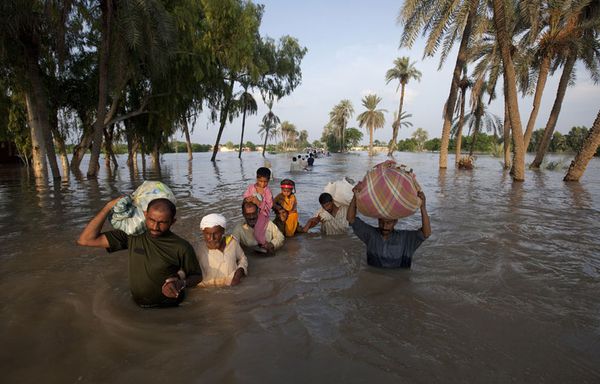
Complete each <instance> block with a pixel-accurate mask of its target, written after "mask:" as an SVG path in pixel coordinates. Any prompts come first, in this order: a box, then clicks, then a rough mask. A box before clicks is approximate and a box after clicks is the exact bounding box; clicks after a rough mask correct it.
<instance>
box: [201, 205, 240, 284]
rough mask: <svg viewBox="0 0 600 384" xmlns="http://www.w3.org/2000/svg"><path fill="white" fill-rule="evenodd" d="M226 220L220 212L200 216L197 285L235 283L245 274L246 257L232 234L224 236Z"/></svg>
mask: <svg viewBox="0 0 600 384" xmlns="http://www.w3.org/2000/svg"><path fill="white" fill-rule="evenodd" d="M226 225H227V220H226V219H225V217H224V216H223V215H220V214H218V213H211V214H210V215H206V216H204V217H203V218H202V221H201V222H200V230H201V231H202V236H203V237H204V243H203V244H202V245H201V246H200V249H199V250H198V252H197V254H198V261H199V263H200V267H201V268H202V282H201V283H200V284H198V285H199V286H201V287H206V286H224V285H237V284H239V283H240V281H241V279H242V277H243V276H245V275H247V274H248V259H247V258H246V255H245V254H244V251H243V250H242V248H241V247H240V243H239V242H238V240H237V239H236V238H235V237H234V236H233V235H229V236H224V234H225V228H226Z"/></svg>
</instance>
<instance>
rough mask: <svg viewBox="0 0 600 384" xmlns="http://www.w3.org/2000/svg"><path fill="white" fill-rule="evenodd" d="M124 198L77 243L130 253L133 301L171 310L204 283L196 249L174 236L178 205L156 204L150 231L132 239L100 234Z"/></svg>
mask: <svg viewBox="0 0 600 384" xmlns="http://www.w3.org/2000/svg"><path fill="white" fill-rule="evenodd" d="M120 199H121V198H120V197H119V198H117V199H114V200H112V201H110V202H109V203H107V204H106V205H105V206H104V208H102V210H101V211H100V212H98V214H96V216H95V217H94V218H93V219H92V220H91V221H90V222H89V224H88V225H87V226H86V227H85V229H84V230H83V232H81V235H79V239H78V240H77V243H78V244H79V245H83V246H86V247H97V248H105V249H106V250H107V251H108V252H115V251H119V250H122V249H127V250H128V252H129V287H130V290H131V295H132V296H133V300H135V302H136V303H137V304H138V305H140V306H142V307H171V306H176V305H178V304H179V303H180V302H181V301H182V300H183V299H184V297H185V294H184V293H185V291H184V289H185V288H186V287H194V286H196V285H197V284H198V283H199V282H200V281H201V280H202V272H201V269H200V265H199V264H198V259H196V254H195V252H194V248H193V247H192V246H191V245H190V243H188V242H187V241H185V240H184V239H182V238H181V237H179V236H177V235H175V234H174V233H173V232H171V226H172V225H173V224H175V221H176V220H175V213H176V208H175V204H173V203H172V202H171V201H169V200H167V199H156V200H152V201H151V202H150V203H149V204H148V208H147V209H146V212H144V216H145V219H146V228H147V230H146V231H145V232H144V233H142V234H141V235H137V236H134V235H128V234H126V233H125V232H123V231H120V230H112V231H108V232H102V233H101V232H100V231H101V230H102V225H103V224H104V222H105V221H106V218H107V217H108V214H109V213H110V211H111V209H112V208H113V207H114V205H115V204H116V203H117V201H118V200H120Z"/></svg>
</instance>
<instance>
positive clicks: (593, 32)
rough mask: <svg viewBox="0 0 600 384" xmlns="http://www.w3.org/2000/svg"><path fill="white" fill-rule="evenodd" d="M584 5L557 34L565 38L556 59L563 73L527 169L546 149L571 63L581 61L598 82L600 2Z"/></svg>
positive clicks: (565, 89) (569, 74)
mask: <svg viewBox="0 0 600 384" xmlns="http://www.w3.org/2000/svg"><path fill="white" fill-rule="evenodd" d="M584 4H585V5H584V6H583V7H581V8H577V12H573V13H572V14H571V15H570V17H569V19H568V20H567V22H566V25H565V26H564V28H562V30H561V33H564V34H565V35H566V36H567V37H566V41H567V43H566V45H567V47H566V48H565V49H564V51H561V52H562V53H564V56H562V57H559V58H558V61H560V62H564V66H563V71H562V74H561V77H560V80H559V83H558V89H557V92H556V98H555V99H554V104H553V105H552V110H551V112H550V116H549V117H548V121H547V123H546V127H545V128H544V136H543V137H542V140H541V143H540V145H539V146H538V149H537V152H536V155H535V159H534V160H533V162H532V163H531V165H530V167H531V168H539V167H540V165H541V164H542V161H543V160H544V155H545V154H546V151H547V150H548V147H549V146H550V141H551V140H552V135H553V134H554V128H555V127H556V122H557V121H558V116H559V114H560V110H561V107H562V102H563V100H564V97H565V93H566V91H567V87H568V86H569V83H570V82H571V81H572V72H573V68H574V67H575V62H576V61H577V60H578V59H581V60H582V61H583V62H584V64H585V66H586V68H587V69H588V70H589V71H590V74H591V77H592V79H593V80H594V82H595V83H598V81H599V80H600V72H599V70H598V61H599V60H600V44H599V43H598V40H597V35H598V32H599V31H600V2H598V1H590V0H588V1H586V2H584Z"/></svg>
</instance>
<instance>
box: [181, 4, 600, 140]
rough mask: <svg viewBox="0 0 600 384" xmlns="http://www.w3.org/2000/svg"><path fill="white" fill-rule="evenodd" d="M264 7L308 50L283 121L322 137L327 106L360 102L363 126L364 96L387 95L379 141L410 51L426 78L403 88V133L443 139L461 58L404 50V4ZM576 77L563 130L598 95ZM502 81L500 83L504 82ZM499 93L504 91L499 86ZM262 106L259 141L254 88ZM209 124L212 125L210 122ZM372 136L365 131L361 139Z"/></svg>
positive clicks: (585, 114) (234, 127) (270, 26)
mask: <svg viewBox="0 0 600 384" xmlns="http://www.w3.org/2000/svg"><path fill="white" fill-rule="evenodd" d="M260 3H263V4H265V12H264V16H263V21H262V25H261V33H262V34H263V36H264V35H268V36H270V37H273V38H275V39H278V38H279V37H280V36H283V35H286V34H289V35H291V36H294V37H296V38H298V40H299V41H300V43H301V44H302V45H303V46H306V47H307V48H308V53H307V55H306V56H305V58H304V60H303V62H302V74H303V78H302V84H301V85H300V86H299V87H298V88H297V89H296V90H295V91H294V93H293V94H292V95H290V96H287V97H285V98H283V99H281V100H280V101H279V102H277V103H276V104H275V105H274V106H273V112H274V113H275V114H277V115H278V116H279V117H280V118H281V121H284V120H288V121H290V122H291V123H293V124H295V125H296V127H297V128H298V129H299V130H302V129H306V130H307V131H308V133H309V140H310V141H313V140H316V139H319V138H320V137H321V132H322V129H323V126H324V125H325V124H326V123H327V121H328V119H329V111H330V110H331V109H332V108H333V106H334V105H335V104H337V103H339V102H340V100H342V99H349V100H350V101H351V102H352V104H353V106H354V110H355V113H354V117H353V120H352V121H351V122H350V126H356V127H358V123H357V122H356V121H355V118H356V116H358V114H360V113H361V112H362V110H363V107H362V104H361V99H362V98H363V97H364V96H365V95H366V94H367V92H370V93H375V94H377V95H378V96H380V97H381V98H382V102H381V103H380V104H379V108H383V109H387V110H388V113H386V116H385V117H386V125H385V127H384V128H383V129H379V130H377V131H376V133H375V139H379V140H382V141H387V140H389V139H390V138H391V121H392V118H393V113H394V111H397V109H398V104H399V97H400V93H399V91H397V87H398V84H397V82H391V83H390V84H386V83H385V73H386V71H387V70H388V69H389V68H391V67H392V66H393V61H394V59H395V58H397V57H401V56H409V57H410V60H411V62H413V61H414V62H415V67H416V68H417V69H418V70H419V71H421V72H422V74H423V75H422V78H421V81H420V82H418V81H415V80H411V81H410V82H409V83H408V85H407V87H406V91H405V100H404V110H405V111H407V112H408V113H411V114H412V118H411V119H410V121H411V122H412V123H413V127H412V128H402V129H401V130H400V133H399V137H400V138H407V137H410V135H411V133H412V132H413V131H414V130H415V129H417V128H419V127H421V128H424V129H425V130H427V131H428V133H429V137H440V136H441V126H442V122H443V121H442V108H443V106H444V103H445V101H446V98H447V97H448V91H449V87H450V80H451V73H452V70H453V66H454V61H455V58H456V52H455V51H454V52H453V53H451V55H450V56H449V57H448V59H447V62H446V63H445V66H444V67H443V68H442V70H441V71H438V64H439V57H434V58H427V59H425V60H422V55H423V43H422V41H417V42H416V43H415V46H414V47H413V48H412V49H410V50H409V49H406V48H402V49H398V41H399V38H400V34H401V31H402V30H401V27H400V26H398V25H397V24H396V16H397V14H398V10H399V9H400V6H401V2H398V1H392V0H389V1H388V0H379V1H373V2H359V1H353V0H349V1H327V2H321V1H314V0H306V1H286V0H277V1H262V2H260ZM577 75H578V76H577V83H576V85H575V86H573V87H570V88H569V89H568V90H567V95H566V97H565V102H564V103H563V107H562V111H561V116H560V118H559V121H558V125H557V130H559V131H560V132H563V133H566V132H568V130H569V129H570V128H571V127H572V126H575V125H585V126H588V127H589V126H591V124H592V122H593V120H594V118H595V116H596V114H597V112H598V107H599V105H598V101H597V100H600V87H598V86H597V85H594V84H593V82H592V81H591V80H590V78H589V75H588V74H587V73H586V70H585V68H583V66H581V65H578V66H577ZM559 76H560V71H557V73H556V74H555V75H554V76H553V77H552V78H550V79H549V80H548V83H547V85H546V91H545V94H544V97H543V100H542V106H541V111H540V114H539V117H538V121H537V124H536V127H538V128H539V127H543V126H544V125H545V123H546V120H547V118H548V115H549V113H550V109H551V108H552V103H553V101H554V97H555V95H556V88H557V86H558V79H559ZM499 84H500V85H501V81H500V82H499ZM496 92H497V93H498V94H499V93H501V92H502V91H501V87H500V86H498V89H497V90H496ZM253 95H254V96H255V98H256V100H257V102H258V104H259V110H258V113H257V114H256V115H253V116H247V118H246V132H247V134H246V138H245V140H250V141H253V142H260V141H261V140H260V138H259V136H258V133H257V132H258V129H259V128H258V127H259V125H260V123H261V119H262V116H263V115H264V114H265V113H266V112H267V108H266V106H265V105H264V103H263V102H262V100H261V98H260V93H259V92H257V91H254V92H253ZM531 103H532V99H531V97H526V98H523V99H521V101H520V112H521V120H522V121H523V124H525V123H526V121H527V117H528V114H529V112H530V110H531ZM489 110H490V112H493V113H495V114H496V115H498V116H500V117H503V116H504V110H503V104H502V98H501V97H500V98H499V99H498V100H495V101H493V102H492V103H491V104H490V105H489ZM208 114H209V113H208V112H203V114H202V115H201V116H200V118H199V119H198V123H197V125H196V127H195V130H194V133H193V134H192V140H193V141H195V142H200V143H207V144H213V143H214V141H215V138H216V135H217V130H218V124H217V123H214V124H213V123H211V122H209V121H208V119H207V116H208ZM207 127H208V131H207V129H206V128H207ZM240 131H241V117H240V118H238V119H235V120H234V121H233V122H232V123H230V124H228V125H227V126H226V127H225V130H224V133H223V137H222V139H221V142H222V143H224V142H226V141H228V140H231V141H233V142H234V143H237V142H239V139H240V138H239V135H240ZM363 141H364V142H365V143H366V142H367V141H368V137H367V134H366V131H365V137H364V140H363Z"/></svg>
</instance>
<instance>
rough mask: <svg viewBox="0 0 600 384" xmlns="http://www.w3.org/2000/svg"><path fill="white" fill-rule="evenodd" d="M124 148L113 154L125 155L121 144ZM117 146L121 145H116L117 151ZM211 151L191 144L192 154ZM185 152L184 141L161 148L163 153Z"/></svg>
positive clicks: (125, 151) (204, 146)
mask: <svg viewBox="0 0 600 384" xmlns="http://www.w3.org/2000/svg"><path fill="white" fill-rule="evenodd" d="M122 145H123V146H124V148H123V151H122V152H121V151H118V152H117V151H115V153H127V146H126V145H125V144H122ZM119 146H121V144H119V145H117V147H116V148H117V149H119ZM211 149H212V146H211V145H209V144H197V143H192V152H208V151H210V150H211ZM184 152H187V144H186V143H185V141H172V142H169V143H167V144H166V145H165V146H164V147H163V153H184Z"/></svg>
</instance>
